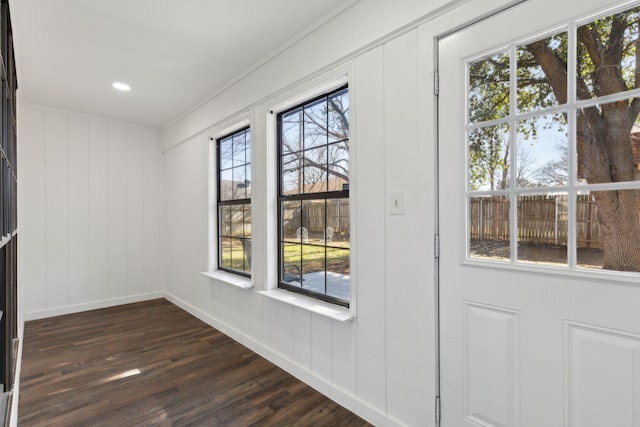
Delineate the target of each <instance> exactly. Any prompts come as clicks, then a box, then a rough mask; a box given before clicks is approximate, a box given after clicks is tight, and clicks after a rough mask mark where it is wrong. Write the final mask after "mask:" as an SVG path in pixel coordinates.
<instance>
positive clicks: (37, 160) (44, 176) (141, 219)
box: [18, 104, 163, 320]
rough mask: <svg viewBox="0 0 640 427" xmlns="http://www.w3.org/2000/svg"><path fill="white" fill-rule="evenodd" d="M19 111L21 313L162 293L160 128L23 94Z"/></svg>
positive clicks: (31, 314)
mask: <svg viewBox="0 0 640 427" xmlns="http://www.w3.org/2000/svg"><path fill="white" fill-rule="evenodd" d="M19 117H20V119H19V124H18V132H19V138H20V144H19V156H20V168H19V169H18V173H19V176H18V179H19V191H20V214H19V230H20V246H19V257H20V258H19V268H20V271H19V277H20V286H21V288H22V289H21V294H22V295H24V302H23V309H24V313H25V319H26V320H29V319H33V318H38V317H48V316H51V315H54V314H61V313H68V312H73V311H79V310H85V309H89V308H95V307H100V306H105V305H113V304H114V303H117V302H125V301H132V300H136V299H141V298H148V297H150V296H153V295H156V296H157V295H161V293H160V291H161V290H162V287H163V285H162V282H161V280H162V276H161V271H160V268H161V263H160V248H159V244H160V224H161V221H162V214H161V212H162V203H161V200H162V193H161V190H162V185H161V182H162V173H161V158H160V152H159V148H158V133H157V130H155V129H146V128H143V127H139V126H133V125H127V124H122V123H115V122H110V121H106V120H103V119H99V118H91V117H86V116H82V115H79V114H73V113H67V112H60V111H53V110H49V109H46V108H43V107H39V106H34V105H28V104H22V105H20V111H19Z"/></svg>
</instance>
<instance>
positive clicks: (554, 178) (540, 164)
mask: <svg viewBox="0 0 640 427" xmlns="http://www.w3.org/2000/svg"><path fill="white" fill-rule="evenodd" d="M517 127H518V139H517V150H518V151H517V161H518V171H517V174H518V175H517V178H518V179H517V184H518V187H554V186H559V185H567V179H568V170H569V163H568V143H567V122H566V120H565V116H564V115H563V114H549V115H544V116H538V117H532V118H529V119H526V120H521V121H519V122H518V124H517Z"/></svg>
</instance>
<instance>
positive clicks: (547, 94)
mask: <svg viewBox="0 0 640 427" xmlns="http://www.w3.org/2000/svg"><path fill="white" fill-rule="evenodd" d="M516 55H517V58H518V71H517V76H518V83H517V84H518V111H519V112H520V113H527V112H530V111H536V110H541V109H543V108H548V107H554V106H557V105H558V104H560V103H562V104H564V103H566V102H567V99H566V98H567V95H566V93H567V92H566V86H567V79H566V73H564V72H563V73H560V74H559V76H560V78H557V77H556V78H555V80H554V82H553V83H554V85H556V86H557V90H559V91H561V92H562V93H563V98H562V99H560V100H558V99H557V96H556V94H555V93H554V90H553V87H552V85H551V82H549V79H548V78H547V76H546V75H545V73H544V71H543V69H542V66H541V65H540V60H541V58H543V57H544V55H552V57H554V58H558V59H560V60H561V61H562V64H566V63H567V33H560V34H556V35H554V36H552V37H547V38H546V39H542V40H539V41H536V42H533V43H530V44H528V45H526V46H519V47H518V48H517V52H516ZM563 66H564V65H563ZM560 79H561V80H560Z"/></svg>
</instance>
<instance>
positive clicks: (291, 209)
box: [281, 201, 302, 242]
mask: <svg viewBox="0 0 640 427" xmlns="http://www.w3.org/2000/svg"><path fill="white" fill-rule="evenodd" d="M301 217H302V202H299V201H295V202H283V203H282V220H281V221H282V234H283V235H282V240H285V241H288V242H300V241H301V238H302V230H301V229H300V227H302V224H301ZM298 230H300V231H298Z"/></svg>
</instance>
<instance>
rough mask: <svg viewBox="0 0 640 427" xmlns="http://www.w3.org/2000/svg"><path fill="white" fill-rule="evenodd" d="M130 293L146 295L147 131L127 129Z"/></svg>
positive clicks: (127, 235)
mask: <svg viewBox="0 0 640 427" xmlns="http://www.w3.org/2000/svg"><path fill="white" fill-rule="evenodd" d="M124 143H125V144H127V156H126V158H125V160H126V166H125V167H126V193H125V194H126V210H125V212H126V218H125V220H126V251H125V256H126V260H127V293H132V294H134V295H135V294H142V293H143V292H144V148H145V147H144V131H143V129H141V128H136V127H130V126H128V127H127V128H126V134H125V138H124Z"/></svg>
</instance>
